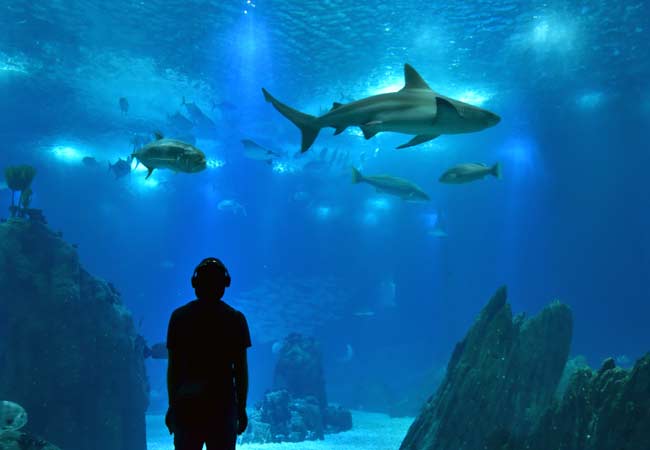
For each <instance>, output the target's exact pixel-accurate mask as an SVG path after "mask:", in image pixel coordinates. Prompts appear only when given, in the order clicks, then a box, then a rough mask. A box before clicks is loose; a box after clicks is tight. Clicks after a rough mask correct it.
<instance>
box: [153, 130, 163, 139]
mask: <svg viewBox="0 0 650 450" xmlns="http://www.w3.org/2000/svg"><path fill="white" fill-rule="evenodd" d="M153 135H154V136H156V140H157V141H159V140H161V139H163V138H164V136H163V134H162V132H161V131H154V132H153Z"/></svg>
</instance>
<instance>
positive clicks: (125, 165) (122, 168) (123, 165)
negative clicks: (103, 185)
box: [108, 158, 131, 180]
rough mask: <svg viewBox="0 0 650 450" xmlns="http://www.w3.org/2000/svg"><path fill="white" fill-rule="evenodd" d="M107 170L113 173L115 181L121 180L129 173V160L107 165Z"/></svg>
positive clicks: (120, 160) (119, 160)
mask: <svg viewBox="0 0 650 450" xmlns="http://www.w3.org/2000/svg"><path fill="white" fill-rule="evenodd" d="M108 170H109V171H110V172H113V175H115V179H116V180H117V179H119V178H122V177H124V176H126V175H128V174H130V173H131V158H129V159H122V158H120V159H118V160H117V161H115V164H111V163H110V162H109V163H108Z"/></svg>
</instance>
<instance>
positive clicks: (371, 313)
mask: <svg viewBox="0 0 650 450" xmlns="http://www.w3.org/2000/svg"><path fill="white" fill-rule="evenodd" d="M354 315H355V316H356V317H374V316H375V312H374V311H357V312H355V313H354Z"/></svg>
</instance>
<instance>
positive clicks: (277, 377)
mask: <svg viewBox="0 0 650 450" xmlns="http://www.w3.org/2000/svg"><path fill="white" fill-rule="evenodd" d="M322 360H323V357H322V355H321V351H320V349H319V347H318V344H317V343H316V341H315V340H314V339H312V338H309V337H306V336H303V335H301V334H298V333H291V334H290V335H289V336H287V337H286V339H285V340H284V342H283V343H282V347H281V348H280V352H279V355H278V363H277V365H276V366H275V373H274V375H273V390H281V389H286V390H287V391H288V392H289V394H290V395H291V396H292V397H294V398H300V397H307V396H313V397H315V398H316V399H317V400H318V405H319V407H320V409H321V411H322V412H324V411H325V408H327V396H326V394H325V378H324V376H323V362H322Z"/></svg>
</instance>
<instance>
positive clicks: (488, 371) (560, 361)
mask: <svg viewBox="0 0 650 450" xmlns="http://www.w3.org/2000/svg"><path fill="white" fill-rule="evenodd" d="M571 332H572V318H571V312H570V310H569V308H568V307H566V306H564V305H561V304H559V303H554V304H552V305H550V306H549V307H547V308H545V309H544V310H543V311H542V312H541V313H540V314H539V315H538V316H536V317H533V318H532V319H525V318H524V317H523V316H518V317H516V318H514V320H513V317H512V312H511V310H510V306H509V305H508V304H507V303H506V289H505V287H504V288H501V289H499V290H498V291H497V293H496V294H495V295H494V297H492V299H491V300H490V302H489V303H488V304H487V305H486V306H485V308H483V311H482V312H481V313H480V315H479V317H478V318H477V320H476V322H475V323H474V325H473V326H472V328H471V329H470V330H469V332H468V333H467V335H466V336H465V339H463V341H461V342H460V343H458V344H457V345H456V348H455V350H454V352H453V355H452V357H451V360H450V362H449V365H448V368H447V374H446V376H445V379H444V380H443V382H442V384H441V385H440V387H439V388H438V391H437V393H436V394H435V395H434V396H433V397H432V398H431V399H430V400H429V401H428V402H427V404H426V405H425V407H424V408H423V410H422V412H421V413H420V415H419V416H418V417H417V419H416V420H415V422H414V423H413V425H412V426H411V428H410V429H409V432H408V434H407V436H406V438H405V439H404V441H403V443H402V446H401V449H402V450H477V449H484V448H486V443H487V442H489V441H490V440H494V439H500V436H501V435H505V436H519V435H521V436H525V434H526V432H527V431H528V430H529V429H530V428H531V427H532V425H533V423H534V421H535V420H536V418H537V417H538V416H539V414H540V412H541V411H542V410H543V408H545V407H546V406H548V405H549V404H550V403H551V401H552V398H553V394H554V392H555V389H556V387H557V384H558V381H559V379H560V377H561V375H562V370H563V368H564V365H565V363H566V360H567V358H568V355H569V347H570V343H571Z"/></svg>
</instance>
